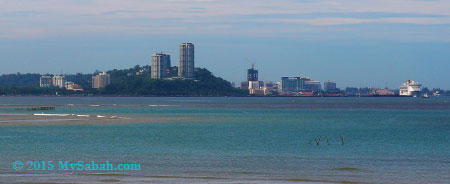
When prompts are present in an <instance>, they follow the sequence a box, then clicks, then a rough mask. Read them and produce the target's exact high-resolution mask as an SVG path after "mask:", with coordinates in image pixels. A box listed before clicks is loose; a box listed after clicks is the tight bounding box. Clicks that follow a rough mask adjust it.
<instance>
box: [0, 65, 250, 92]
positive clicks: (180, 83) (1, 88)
mask: <svg viewBox="0 0 450 184" xmlns="http://www.w3.org/2000/svg"><path fill="white" fill-rule="evenodd" d="M148 71H150V67H149V66H142V67H141V66H139V65H136V66H135V67H133V68H129V69H114V70H110V71H107V73H108V74H109V75H110V76H111V84H110V85H108V86H106V87H105V88H103V89H99V90H97V89H92V88H91V86H92V81H91V80H92V75H95V74H97V73H99V71H96V72H94V73H93V74H82V73H77V74H71V75H66V80H67V81H71V82H74V83H76V84H79V85H81V86H82V87H83V88H84V91H83V92H74V91H68V90H66V89H64V88H63V89H59V88H54V87H53V88H40V87H39V77H40V74H19V73H18V74H8V75H1V76H0V95H55V94H58V95H102V96H245V95H247V94H248V91H245V90H240V89H236V88H233V87H232V86H231V84H230V83H229V82H228V81H226V80H224V79H222V78H220V77H216V76H214V75H213V74H212V73H211V72H210V71H208V70H207V69H205V68H196V69H195V75H196V78H195V79H194V80H191V79H151V78H150V73H149V72H148ZM177 72H178V68H177V67H172V68H171V69H170V73H169V74H168V76H169V77H173V76H176V75H177Z"/></svg>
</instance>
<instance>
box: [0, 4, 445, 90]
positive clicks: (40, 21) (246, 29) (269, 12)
mask: <svg viewBox="0 0 450 184" xmlns="http://www.w3.org/2000/svg"><path fill="white" fill-rule="evenodd" d="M181 42H192V43H194V44H195V52H196V55H195V65H196V67H202V68H208V69H209V70H210V71H212V72H213V73H214V74H215V75H216V76H219V77H222V78H224V79H226V80H229V81H231V82H236V83H237V84H239V82H240V81H245V80H246V70H247V69H248V68H249V67H250V66H251V64H255V65H256V68H257V69H258V70H259V76H260V80H264V81H274V82H277V81H279V80H280V78H281V77H283V76H301V77H311V79H313V80H319V81H321V82H325V81H328V80H331V81H334V82H336V83H337V86H338V87H341V88H345V87H347V86H352V87H364V86H373V87H378V88H384V87H389V88H393V89H395V88H398V87H399V86H400V85H401V84H402V83H403V82H405V81H406V80H408V79H410V80H416V81H419V82H421V83H423V85H424V86H427V87H429V88H437V87H439V88H445V89H450V77H449V76H450V73H449V71H450V1H449V0H378V1H373V0H333V1H330V0H127V1H122V0H0V66H1V67H0V74H7V73H16V72H21V73H50V74H59V73H61V72H62V73H76V72H83V73H92V72H94V71H95V70H100V71H106V70H110V69H115V68H117V69H121V68H130V67H133V66H135V65H149V64H150V57H151V55H153V54H154V53H156V52H161V51H163V52H167V53H169V54H170V55H171V60H172V64H173V65H175V64H178V56H179V53H178V52H179V44H180V43H181Z"/></svg>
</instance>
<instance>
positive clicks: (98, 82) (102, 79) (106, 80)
mask: <svg viewBox="0 0 450 184" xmlns="http://www.w3.org/2000/svg"><path fill="white" fill-rule="evenodd" d="M110 83H111V81H110V76H109V74H107V73H106V72H103V73H99V74H98V75H96V76H92V88H95V89H99V88H104V87H105V86H107V85H109V84H110Z"/></svg>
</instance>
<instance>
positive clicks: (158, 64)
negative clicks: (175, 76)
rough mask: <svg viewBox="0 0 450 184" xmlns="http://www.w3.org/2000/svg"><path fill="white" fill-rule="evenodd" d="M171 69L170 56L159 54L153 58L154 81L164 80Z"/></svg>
mask: <svg viewBox="0 0 450 184" xmlns="http://www.w3.org/2000/svg"><path fill="white" fill-rule="evenodd" d="M169 68H170V55H168V54H164V53H157V54H154V55H153V56H152V71H151V76H152V79H162V78H165V77H166V76H167V69H169Z"/></svg>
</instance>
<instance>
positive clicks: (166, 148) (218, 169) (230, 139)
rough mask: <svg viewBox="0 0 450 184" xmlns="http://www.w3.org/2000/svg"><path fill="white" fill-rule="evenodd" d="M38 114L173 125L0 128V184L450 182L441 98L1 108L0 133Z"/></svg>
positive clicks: (449, 109) (449, 113) (112, 101)
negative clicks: (135, 167)
mask: <svg viewBox="0 0 450 184" xmlns="http://www.w3.org/2000/svg"><path fill="white" fill-rule="evenodd" d="M69 104H71V105H69ZM72 104H73V105H72ZM39 105H52V106H56V110H55V111H49V112H48V113H73V114H92V115H97V114H102V115H103V114H105V115H117V116H125V117H141V116H148V117H151V118H155V119H158V118H163V117H168V118H181V119H182V121H179V122H173V121H170V122H164V120H161V122H157V123H131V124H130V123H128V124H87V125H86V124H82V125H73V124H70V125H69V124H64V123H61V124H57V125H39V122H35V123H34V124H33V125H24V126H14V125H13V123H8V126H0V181H1V182H6V183H11V182H35V183H40V182H44V183H64V182H75V183H101V182H112V181H115V182H122V183H352V182H355V183H450V174H449V173H450V98H446V97H439V98H430V99H420V98H223V97H221V98H94V97H92V98H81V97H80V98H65V97H64V98H63V97H60V98H59V97H20V98H19V97H2V98H0V122H1V119H2V117H3V118H4V117H6V115H7V114H10V115H12V114H32V113H33V112H30V111H26V110H23V109H24V108H23V107H25V108H26V107H30V106H39ZM319 137H321V141H320V143H319V145H317V143H316V140H318V139H319ZM341 137H342V139H343V140H344V141H343V142H344V144H342V139H341ZM327 140H328V141H327ZM16 160H20V161H28V160H33V161H34V160H40V161H49V160H54V161H56V160H68V161H78V160H83V161H91V160H94V161H96V162H97V161H98V162H102V161H106V160H108V161H110V162H112V163H139V164H141V167H142V170H141V171H128V172H124V171H122V172H114V171H109V172H76V173H73V174H70V173H68V172H48V171H47V172H43V171H39V172H37V171H15V170H14V169H13V168H12V164H13V162H14V161H16Z"/></svg>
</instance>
